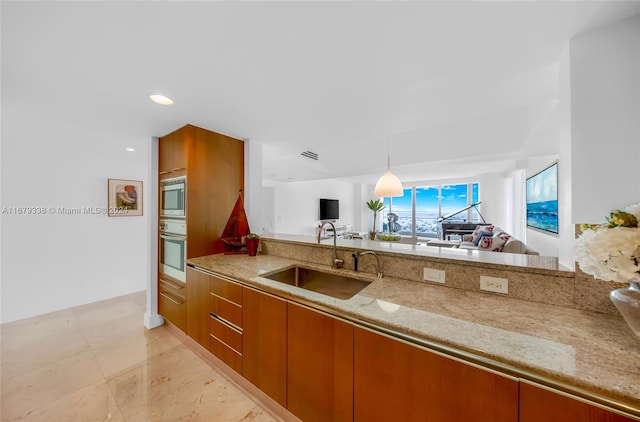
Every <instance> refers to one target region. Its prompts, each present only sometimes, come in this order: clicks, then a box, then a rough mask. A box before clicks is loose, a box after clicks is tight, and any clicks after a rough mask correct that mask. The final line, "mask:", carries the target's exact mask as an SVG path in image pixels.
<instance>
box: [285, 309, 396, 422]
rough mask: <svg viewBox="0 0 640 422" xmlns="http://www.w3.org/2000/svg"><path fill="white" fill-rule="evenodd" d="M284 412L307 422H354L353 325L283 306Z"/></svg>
mask: <svg viewBox="0 0 640 422" xmlns="http://www.w3.org/2000/svg"><path fill="white" fill-rule="evenodd" d="M287 409H288V410H289V411H290V412H291V413H293V414H294V415H296V416H297V417H298V418H300V419H301V420H303V421H305V422H313V421H321V422H326V421H335V422H339V421H351V420H353V324H351V323H349V322H346V321H343V320H341V319H338V318H335V317H332V316H330V315H328V314H325V313H323V312H319V311H315V310H312V309H311V308H307V307H304V306H301V305H298V304H295V303H292V302H288V303H287ZM387 420H401V419H398V418H395V417H394V418H391V419H387Z"/></svg>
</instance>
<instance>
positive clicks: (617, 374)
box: [188, 235, 640, 421]
mask: <svg viewBox="0 0 640 422" xmlns="http://www.w3.org/2000/svg"><path fill="white" fill-rule="evenodd" d="M262 247H263V251H262V253H261V254H260V255H259V256H257V257H248V256H243V255H210V256H205V257H200V258H193V259H189V260H188V262H189V265H190V266H191V268H190V270H191V271H196V272H198V273H199V274H209V275H210V277H211V280H212V283H213V280H218V279H219V280H222V281H225V282H228V283H232V284H233V285H237V286H240V287H242V289H244V291H245V292H250V293H249V296H245V298H247V297H252V296H251V295H255V292H258V293H260V294H263V295H265V297H268V298H270V299H273V300H276V301H279V303H280V305H281V307H280V308H279V309H285V310H286V311H285V312H284V314H283V315H284V322H283V324H284V325H283V326H282V327H283V328H282V330H283V331H285V332H287V333H288V335H289V340H288V343H286V342H285V344H288V347H289V348H288V349H286V350H288V352H289V353H282V354H280V355H279V356H278V360H279V361H284V360H287V362H288V365H290V366H289V367H288V373H289V376H288V377H287V375H286V374H287V371H284V375H282V376H283V377H285V380H286V381H283V385H282V386H281V388H280V393H279V394H280V396H279V397H280V399H279V400H278V399H274V400H276V401H278V402H279V403H280V404H281V405H282V406H283V407H286V408H288V409H289V410H290V411H291V412H292V413H294V414H295V415H297V416H298V417H300V418H301V419H303V420H307V419H308V418H307V415H308V413H305V412H309V410H308V409H307V408H305V406H304V405H301V404H299V403H301V400H303V399H304V397H302V399H301V398H300V397H298V396H296V394H304V389H303V388H302V387H300V386H297V387H296V388H295V389H291V388H289V390H287V389H286V385H287V382H289V383H291V382H295V381H296V379H295V378H293V379H292V375H291V374H292V373H293V374H295V373H298V372H297V371H303V370H304V366H300V365H301V364H300V362H298V361H295V360H294V362H291V356H296V355H297V354H296V353H294V352H295V351H298V350H305V351H309V350H310V352H309V353H313V350H314V349H313V348H310V349H309V348H305V347H306V346H305V344H306V343H305V344H303V345H302V346H300V348H299V349H297V348H295V347H297V346H295V345H297V344H298V341H297V340H296V339H294V338H292V337H291V336H292V335H298V336H299V333H300V330H301V328H300V327H296V326H295V324H296V321H306V322H305V324H307V323H308V324H310V325H309V326H308V327H307V328H306V330H307V331H309V332H313V333H315V334H314V336H315V335H316V334H317V335H320V333H322V332H323V331H322V330H317V331H316V330H313V328H312V327H313V326H314V325H312V324H315V323H317V321H316V320H315V319H313V318H311V319H306V318H307V317H306V316H305V315H307V314H309V315H312V316H316V315H322V316H323V317H325V318H328V319H329V320H330V322H331V324H329V325H326V323H325V322H323V323H322V324H324V325H322V327H324V328H327V327H331V330H334V331H332V332H333V333H334V334H336V333H343V334H344V332H345V330H346V332H348V333H352V334H345V335H344V336H345V337H346V338H350V339H352V344H350V346H349V347H347V349H346V351H344V350H343V351H342V352H341V354H342V353H348V354H349V353H350V354H349V356H353V358H352V360H351V361H350V362H353V367H352V368H350V372H349V373H351V374H352V375H351V376H352V378H350V379H348V380H346V381H344V380H342V381H341V383H340V386H341V387H340V388H345V387H344V385H343V384H342V382H343V381H344V382H346V383H347V384H348V385H350V386H351V388H352V390H353V402H352V403H338V404H336V409H333V411H335V412H337V413H331V414H329V415H328V416H329V417H332V418H334V417H337V415H340V413H339V412H341V411H342V412H344V414H343V415H345V414H346V415H349V414H351V415H352V417H353V419H354V420H367V418H368V417H369V415H370V414H371V413H369V412H373V413H374V414H377V415H378V416H380V415H382V414H384V412H385V411H391V412H394V413H393V414H394V415H396V416H398V415H404V416H405V417H406V418H408V419H407V420H410V419H411V417H412V415H415V414H416V413H412V412H423V411H424V409H418V408H419V407H420V405H418V404H415V405H412V406H411V408H407V406H404V407H403V408H399V407H398V406H397V405H394V403H396V404H397V403H402V402H403V401H407V400H408V401H410V402H411V403H419V402H424V403H426V404H425V405H427V404H428V405H429V406H430V410H429V412H431V411H433V412H435V413H433V414H434V415H436V416H437V417H441V416H442V415H451V413H446V411H445V410H443V409H440V410H438V408H439V406H434V405H433V402H432V401H433V400H436V401H441V402H442V405H441V406H445V407H446V406H454V405H456V406H460V403H459V400H460V397H471V398H466V399H465V400H470V401H469V403H467V404H465V405H464V406H463V408H462V410H460V412H469V413H462V415H466V416H469V415H474V414H475V413H474V412H479V413H481V414H486V417H487V418H489V419H487V420H520V421H527V420H531V421H533V420H581V419H579V418H578V419H571V418H574V417H577V416H579V417H585V416H584V415H590V417H592V418H593V419H589V420H639V418H640V401H639V399H638V397H640V383H639V382H638V380H640V367H639V365H638V363H637V362H638V361H639V360H640V341H639V339H638V338H637V337H635V336H634V335H633V333H632V332H631V331H630V330H629V328H628V327H627V326H626V324H625V323H624V321H623V320H622V319H621V318H620V317H619V316H616V315H607V314H603V313H596V312H592V311H588V310H584V309H576V306H575V297H574V296H575V276H574V273H573V272H572V271H568V270H567V269H564V268H561V267H559V266H557V264H555V265H554V264H552V262H551V261H549V260H545V259H544V257H536V256H521V255H517V256H508V257H507V256H502V255H501V257H500V258H497V257H492V258H494V259H492V260H491V261H489V262H484V259H483V258H486V257H482V256H480V255H479V254H481V252H478V251H464V252H463V251H452V250H449V249H446V248H443V249H440V248H432V247H429V248H426V247H424V250H423V249H420V246H414V245H401V244H384V242H369V241H358V240H346V239H345V240H338V242H337V251H336V252H337V255H338V257H339V258H342V259H344V261H345V267H346V268H344V269H332V268H331V267H330V265H329V264H330V263H331V257H332V253H333V250H332V249H333V240H330V241H327V240H323V241H322V243H321V245H317V244H315V240H314V239H311V238H309V237H302V236H300V237H299V236H282V235H268V236H265V237H263V239H262ZM355 250H374V251H375V252H376V254H377V255H378V256H379V258H380V260H381V261H382V267H383V272H384V277H383V278H376V277H375V276H374V274H373V273H374V268H375V265H374V264H375V260H373V259H371V260H369V259H366V260H362V261H361V263H360V266H359V271H358V272H355V271H353V267H352V260H351V254H352V252H353V251H355ZM496 255H498V254H496ZM499 260H504V261H502V262H500V261H499ZM292 266H303V267H306V268H313V269H317V270H319V271H323V272H326V273H333V274H346V275H348V276H350V277H355V278H359V279H361V280H365V281H367V282H369V283H370V284H369V285H368V286H367V287H365V288H364V289H362V290H361V291H360V292H358V293H357V294H355V295H354V296H353V297H351V298H350V299H346V300H345V299H336V298H334V297H331V296H327V295H324V294H321V293H316V292H313V291H309V290H306V289H302V288H299V287H295V286H291V285H288V284H285V283H281V282H278V281H274V280H271V279H269V278H267V277H265V276H268V275H269V274H271V273H273V272H275V271H278V270H281V269H284V268H288V267H292ZM423 268H435V269H440V270H442V271H444V272H445V274H446V277H445V286H446V287H442V286H440V285H437V284H435V283H424V282H418V281H421V279H422V274H423ZM480 275H487V276H491V277H506V278H508V281H509V293H508V295H504V294H498V293H489V292H481V291H480V290H479V288H478V287H477V284H478V280H477V278H479V276H480ZM212 286H213V284H212ZM451 287H455V288H451ZM212 294H213V293H212ZM556 296H557V297H556ZM245 308H246V305H245ZM260 309H261V308H260ZM287 312H288V314H289V318H288V320H287V318H286V315H287ZM292 315H295V318H293V317H292ZM248 321H249V320H247V319H245V321H244V324H245V327H244V330H245V332H246V330H247V329H248V327H247V324H249V322H248ZM336 324H338V325H336ZM303 328H304V327H303ZM238 332H240V333H242V330H241V329H240V330H238ZM242 335H243V334H242ZM351 336H352V337H351ZM213 338H215V337H213ZM240 342H242V340H241V341H240ZM340 344H341V345H342V343H340ZM334 346H337V344H334ZM292 347H293V349H292ZM283 350H284V349H283ZM335 350H336V349H335V348H333V349H332V348H331V344H329V343H327V347H324V348H322V350H320V351H318V352H317V353H321V354H323V356H325V355H327V354H328V356H329V358H331V356H332V355H331V353H332V352H335ZM341 350H342V349H341ZM212 352H214V351H213V350H212ZM245 352H248V353H251V352H252V350H249V349H247V350H245ZM416 353H417V355H416ZM214 354H215V352H214ZM241 354H242V353H240V355H241ZM325 357H326V356H325ZM306 358H307V359H308V360H309V361H310V362H311V363H313V364H317V365H319V364H320V362H325V361H326V359H320V360H317V361H316V360H314V359H313V356H307V357H306ZM336 358H337V357H336ZM430 359H432V360H433V359H436V360H437V362H435V363H433V362H432V363H430V364H425V365H426V366H424V367H423V366H421V365H422V362H423V361H427V362H431V361H430ZM438 359H439V360H438ZM341 362H342V361H340V360H336V366H335V367H333V369H334V370H337V369H336V368H338V367H340V368H341V373H342V372H345V369H344V362H342V363H341ZM406 362H411V364H409V365H410V366H409V367H407V366H406V365H407V364H406ZM303 363H304V362H303ZM280 364H281V365H284V363H283V362H280ZM340 365H342V366H340ZM403 365H404V366H403ZM245 368H246V366H245ZM389 368H391V369H389ZM394 368H395V369H394ZM438 368H440V369H438ZM442 368H449V369H447V370H446V372H445V373H438V372H437V371H438V370H444V369H442ZM235 370H236V371H237V372H238V373H240V374H242V375H243V376H245V378H247V375H246V374H243V370H242V366H239V367H237V369H235ZM385 371H386V372H385ZM389 371H392V374H391V375H390V373H389ZM393 371H396V372H393ZM434 371H435V372H434ZM468 371H471V372H468ZM474 371H475V372H474ZM478 371H479V372H478ZM325 372H330V371H325ZM248 373H249V372H248ZM393 373H396V374H400V373H402V374H405V375H406V376H407V377H414V378H415V377H421V376H423V375H424V378H420V379H414V378H412V379H411V380H410V382H408V384H411V385H414V384H415V385H414V390H411V389H409V390H406V389H403V388H405V387H406V384H407V383H405V381H406V379H404V378H402V379H401V380H399V379H397V377H396V376H394V375H393ZM461 376H462V377H463V378H459V377H461ZM368 377H373V378H368ZM376 377H378V378H376ZM389 377H391V378H389ZM430 377H436V379H431V378H430ZM487 377H490V378H487ZM376 379H378V380H379V381H381V382H379V383H378V384H376V383H375V381H376ZM382 379H384V381H383V382H382ZM334 381H335V380H334ZM251 382H252V383H253V384H255V385H257V386H258V387H260V388H261V389H262V387H261V386H260V382H259V381H251ZM349 383H350V384H349ZM434 383H435V384H434ZM371 384H374V385H371ZM433 385H435V387H433ZM415 386H418V387H415ZM432 387H433V388H435V390H432ZM340 388H338V387H336V389H330V392H332V393H330V394H337V392H338V391H340ZM415 388H417V389H415ZM470 388H471V389H474V391H470V390H469V389H470ZM268 389H269V387H265V391H266V390H268ZM389 389H391V390H389ZM394 389H400V390H398V391H399V392H398V393H396V395H398V394H400V397H396V398H395V399H394V394H393V390H394ZM465 389H466V390H465ZM282 391H285V393H282ZM297 391H302V392H300V393H297ZM343 392H344V391H343ZM426 392H430V393H429V394H427V393H426ZM447 393H451V394H452V395H453V396H454V397H448V400H449V401H447V397H445V396H442V395H438V394H445V395H446V394H447ZM267 394H269V395H270V396H271V397H274V396H273V395H272V394H271V393H267ZM282 394H284V396H282ZM411 394H415V395H416V397H415V399H416V400H413V399H411V398H410V397H411ZM460 394H470V396H461V395H460ZM430 395H431V396H432V397H431V398H430ZM486 395H489V396H486ZM338 396H340V397H342V396H344V394H340V395H336V396H333V397H329V398H328V400H329V401H331V399H335V398H336V397H338ZM349 397H351V396H349ZM363 397H366V399H364V398H363ZM396 399H397V400H400V401H399V402H394V400H396ZM303 401H304V400H303ZM492 401H495V403H494V404H495V405H496V406H493V407H492V405H491V402H492ZM332 403H333V402H332ZM447 403H448V404H447ZM487 403H489V404H487ZM541 403H544V405H543V406H542V405H541ZM334 404H335V403H334ZM385 406H387V408H385ZM416 406H417V407H416ZM441 406H440V407H441ZM474 406H476V407H474ZM379 407H380V408H379ZM414 407H415V408H414ZM467 407H468V408H467ZM372 409H373V410H372ZM434 409H435V410H434ZM449 410H450V409H449ZM440 411H445V413H438V412H440ZM456 411H457V410H456ZM350 412H351V413H350ZM403 412H405V413H403ZM541 412H542V413H541ZM623 415H624V416H623ZM458 416H460V414H459V415H458ZM554 416H557V419H555V418H554ZM449 417H451V416H449ZM540 418H542V419H540ZM562 418H564V419H562ZM567 418H569V419H567ZM616 418H619V419H616ZM400 419H402V417H400ZM369 420H370V419H369ZM439 420H442V419H439ZM449 420H454V419H449ZM476 420H480V419H476ZM585 420H586V419H585Z"/></svg>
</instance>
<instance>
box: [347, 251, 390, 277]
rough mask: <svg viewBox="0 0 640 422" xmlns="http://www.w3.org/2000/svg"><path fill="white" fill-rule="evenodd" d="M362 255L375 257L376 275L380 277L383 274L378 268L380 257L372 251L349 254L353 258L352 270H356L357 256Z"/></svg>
mask: <svg viewBox="0 0 640 422" xmlns="http://www.w3.org/2000/svg"><path fill="white" fill-rule="evenodd" d="M362 255H373V256H374V258H375V259H376V273H377V274H376V275H377V277H378V278H382V277H383V275H384V274H382V270H381V269H380V258H378V255H376V253H375V252H374V251H364V252H354V253H353V254H351V256H352V257H353V259H354V262H353V270H354V271H358V257H361V256H362Z"/></svg>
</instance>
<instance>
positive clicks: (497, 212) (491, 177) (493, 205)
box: [478, 173, 512, 232]
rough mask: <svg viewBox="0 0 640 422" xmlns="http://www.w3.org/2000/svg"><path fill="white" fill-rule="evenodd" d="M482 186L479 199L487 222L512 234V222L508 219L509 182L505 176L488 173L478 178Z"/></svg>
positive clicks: (481, 210)
mask: <svg viewBox="0 0 640 422" xmlns="http://www.w3.org/2000/svg"><path fill="white" fill-rule="evenodd" d="M478 183H479V184H480V189H479V197H480V201H481V202H482V204H481V205H480V212H481V213H482V216H483V217H484V219H485V220H486V221H487V223H492V224H494V225H496V226H498V227H500V228H502V229H504V230H506V231H508V232H511V230H512V226H511V222H510V221H509V219H508V218H507V209H506V207H507V206H508V204H507V182H506V178H505V175H503V174H497V173H486V174H482V175H480V176H479V177H478Z"/></svg>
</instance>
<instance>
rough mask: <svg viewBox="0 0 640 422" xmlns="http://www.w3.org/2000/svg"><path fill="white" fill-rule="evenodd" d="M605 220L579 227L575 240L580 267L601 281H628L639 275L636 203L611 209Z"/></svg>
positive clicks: (638, 212)
mask: <svg viewBox="0 0 640 422" xmlns="http://www.w3.org/2000/svg"><path fill="white" fill-rule="evenodd" d="M607 221H608V224H603V225H599V226H591V225H584V226H583V227H582V228H583V232H582V234H581V235H580V237H578V239H577V240H576V260H577V261H578V264H580V269H581V270H582V271H584V272H585V273H587V274H590V275H592V276H594V277H595V278H597V279H600V280H605V281H616V282H620V283H628V282H630V281H631V280H633V279H635V278H640V227H638V221H640V203H638V204H635V205H632V206H629V207H627V208H625V209H624V210H616V211H612V212H611V214H609V217H608V218H607Z"/></svg>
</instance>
